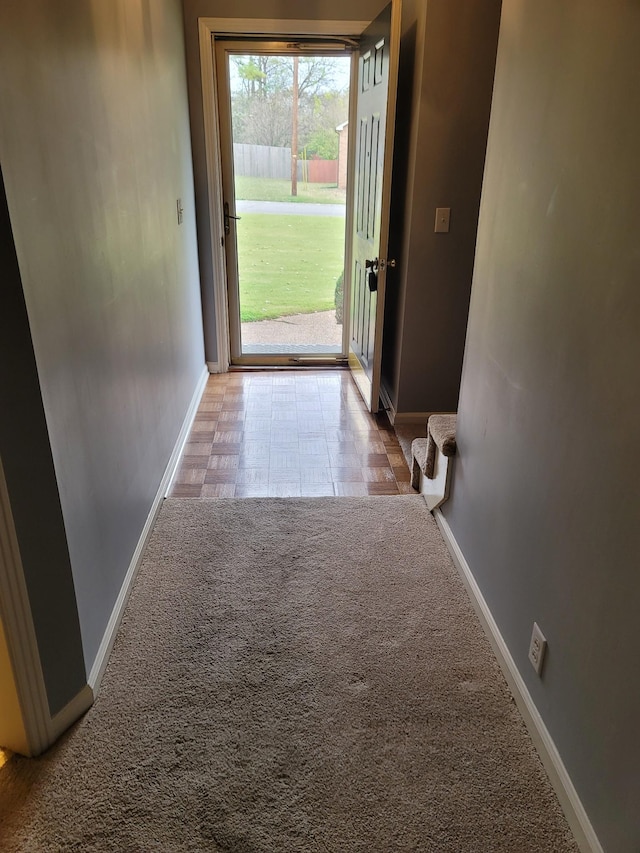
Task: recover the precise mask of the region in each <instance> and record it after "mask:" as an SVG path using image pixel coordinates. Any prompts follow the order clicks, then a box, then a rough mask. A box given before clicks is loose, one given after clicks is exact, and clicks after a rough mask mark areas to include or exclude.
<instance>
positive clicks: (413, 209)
mask: <svg viewBox="0 0 640 853" xmlns="http://www.w3.org/2000/svg"><path fill="white" fill-rule="evenodd" d="M500 5H501V2H500V0H485V2H482V3H478V2H476V0H428V2H426V3H424V2H419V0H405V2H404V3H403V39H402V51H401V60H400V86H399V90H398V92H399V101H398V122H397V124H398V137H397V140H396V145H397V147H396V150H395V157H394V175H393V177H394V182H393V200H392V216H391V221H392V231H391V239H390V254H391V255H392V256H394V257H396V258H397V259H398V261H399V266H398V267H397V268H396V271H395V272H391V273H390V274H389V276H388V285H387V300H388V301H387V310H386V317H385V334H384V345H383V365H382V381H383V385H384V387H385V389H386V390H387V392H388V394H389V396H390V398H391V401H392V402H393V404H394V407H395V408H396V411H398V412H400V413H408V412H434V411H435V412H438V411H454V410H455V408H456V405H457V401H458V394H459V390H460V376H461V372H462V360H463V354H464V342H465V333H466V325H467V316H468V309H469V298H470V293H471V281H472V274H473V259H474V252H475V240H476V229H477V224H478V210H479V206H480V192H481V188H482V174H483V167H484V157H485V149H486V141H487V131H488V127H489V114H490V110H491V94H492V87H493V74H494V66H495V55H496V47H497V40H498V29H499V25H500ZM436 207H450V208H451V224H450V231H449V233H448V234H435V233H434V222H435V211H436ZM418 368H419V369H418Z"/></svg>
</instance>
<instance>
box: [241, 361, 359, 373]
mask: <svg viewBox="0 0 640 853" xmlns="http://www.w3.org/2000/svg"><path fill="white" fill-rule="evenodd" d="M348 369H349V365H348V363H347V362H346V361H334V362H328V361H320V362H315V363H313V364H310V363H308V362H304V363H300V364H298V363H292V364H230V365H229V373H252V372H253V373H259V372H265V371H269V372H273V371H281V372H282V371H285V370H289V371H291V370H295V371H303V370H348Z"/></svg>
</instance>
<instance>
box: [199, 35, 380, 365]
mask: <svg viewBox="0 0 640 853" xmlns="http://www.w3.org/2000/svg"><path fill="white" fill-rule="evenodd" d="M369 24H370V21H354V20H348V21H324V20H305V19H301V20H279V19H271V18H198V37H199V43H200V79H201V83H202V112H203V120H204V141H205V154H206V169H207V194H208V205H209V221H210V226H211V252H212V258H211V262H212V269H213V280H212V281H209V282H205V287H211V288H212V289H213V296H214V305H215V313H216V317H215V331H216V344H217V348H218V360H217V362H216V363H215V368H216V372H219V373H227V372H228V370H229V366H230V363H231V346H230V340H229V309H228V302H227V292H226V290H227V270H226V260H225V251H224V245H223V243H222V242H221V241H222V240H223V235H224V222H223V216H222V204H223V199H222V156H221V145H220V131H219V122H218V117H219V115H218V100H217V98H218V81H217V79H216V67H215V57H214V38H215V36H216V35H236V36H238V37H240V36H242V35H264V36H277V35H296V36H346V37H349V36H352V37H358V36H359V35H360V34H361V33H362V32H363V31H364V30H365V29H366V28H367V27H368V26H369ZM351 92H352V95H353V86H352V88H351ZM354 152H355V145H354V144H353V141H352V134H349V166H350V167H351V166H352V160H353V156H354ZM348 225H349V211H348V210H347V222H346V223H345V226H346V227H348ZM347 233H348V232H347ZM349 242H350V241H349V240H348V239H347V241H346V243H347V245H346V246H345V273H346V270H347V260H348V258H347V254H346V253H347V252H350V248H349V247H348V244H349ZM348 320H349V317H348V312H347V311H345V315H344V317H343V323H345V322H348ZM347 328H348V326H347ZM212 366H213V365H212V364H211V365H209V369H210V370H211V368H212ZM212 372H213V371H212Z"/></svg>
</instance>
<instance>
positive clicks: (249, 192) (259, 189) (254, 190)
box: [235, 177, 345, 204]
mask: <svg viewBox="0 0 640 853" xmlns="http://www.w3.org/2000/svg"><path fill="white" fill-rule="evenodd" d="M235 187H236V199H250V200H252V201H293V202H299V203H300V204H308V203H310V202H313V203H314V204H344V200H345V191H344V190H339V189H338V188H337V187H336V185H335V184H305V183H303V182H302V181H299V182H298V195H297V196H292V195H291V181H280V180H276V179H274V178H244V177H237V178H236V184H235Z"/></svg>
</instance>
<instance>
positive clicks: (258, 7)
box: [183, 0, 386, 362]
mask: <svg viewBox="0 0 640 853" xmlns="http://www.w3.org/2000/svg"><path fill="white" fill-rule="evenodd" d="M385 5H386V3H385V0H350V2H349V3H345V2H344V0H309V2H306V3H304V4H301V3H300V2H299V0H235V2H234V3H233V4H229V3H228V2H227V0H183V7H184V28H185V43H186V50H187V74H188V80H189V111H190V115H191V137H192V145H193V172H194V179H195V186H196V213H197V220H198V252H199V258H200V276H201V282H202V308H203V314H204V330H205V347H206V356H207V361H209V362H217V361H218V345H217V341H216V329H215V323H216V319H215V318H216V313H215V304H214V290H213V288H214V287H215V286H217V285H218V283H217V282H215V281H214V273H213V265H212V243H211V219H210V217H209V190H208V186H207V161H206V151H205V140H204V117H203V114H202V83H201V76H200V46H199V41H198V38H199V37H198V18H224V17H232V18H262V19H274V18H275V19H278V20H289V19H293V20H300V19H304V20H321V21H322V20H329V21H344V20H347V21H360V20H362V21H372V20H373V19H374V18H375V17H376V16H377V14H378V12H379V11H380V10H381V9H383V8H384V6H385ZM222 286H223V287H226V282H223V283H222Z"/></svg>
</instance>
